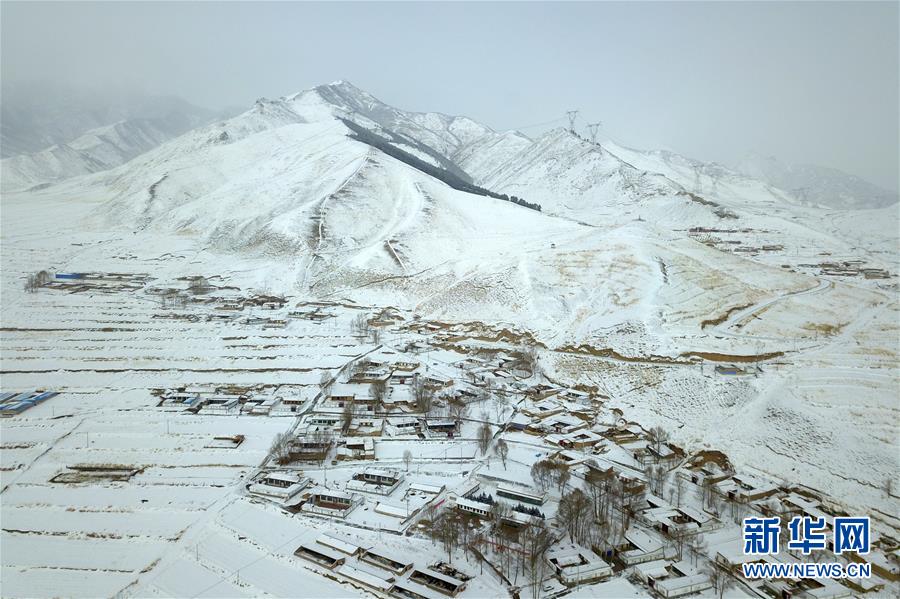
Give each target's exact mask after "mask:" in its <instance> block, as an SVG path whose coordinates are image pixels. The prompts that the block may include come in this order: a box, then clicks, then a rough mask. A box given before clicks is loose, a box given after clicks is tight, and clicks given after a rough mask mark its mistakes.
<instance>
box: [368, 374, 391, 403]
mask: <svg viewBox="0 0 900 599" xmlns="http://www.w3.org/2000/svg"><path fill="white" fill-rule="evenodd" d="M387 389H388V385H387V381H378V382H375V383H372V384H371V385H369V395H371V396H372V399H374V400H375V409H376V410H378V409H379V408H380V407H381V403H382V402H383V401H384V397H385V395H387Z"/></svg>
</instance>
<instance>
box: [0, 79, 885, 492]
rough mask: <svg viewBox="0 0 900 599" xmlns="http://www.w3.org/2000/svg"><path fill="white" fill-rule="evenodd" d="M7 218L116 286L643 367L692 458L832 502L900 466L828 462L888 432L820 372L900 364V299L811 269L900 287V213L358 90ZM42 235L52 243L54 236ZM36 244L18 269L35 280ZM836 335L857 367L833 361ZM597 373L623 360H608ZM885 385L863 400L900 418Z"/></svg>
mask: <svg viewBox="0 0 900 599" xmlns="http://www.w3.org/2000/svg"><path fill="white" fill-rule="evenodd" d="M503 194H505V195H507V196H512V195H515V196H519V197H521V198H524V199H526V200H528V201H531V202H536V203H539V204H541V207H542V209H541V210H540V211H538V210H534V209H529V208H526V207H523V206H521V205H516V204H514V203H512V202H510V201H505V200H504V199H503ZM3 199H4V215H5V216H4V219H3V223H4V225H3V226H4V234H8V233H7V232H8V231H10V230H11V229H12V228H15V226H16V225H15V223H16V220H15V219H13V220H10V219H9V218H8V217H7V216H6V215H7V214H12V215H13V216H16V215H21V214H32V212H33V206H35V205H42V206H64V207H66V208H65V214H66V215H72V216H70V217H67V219H66V222H65V223H64V224H65V226H66V227H68V228H66V229H65V230H64V231H63V232H62V233H56V234H55V235H54V236H52V237H53V240H59V242H58V243H59V245H60V248H61V249H59V248H57V249H56V250H54V252H55V253H54V252H50V251H47V252H46V253H37V254H34V255H39V256H41V260H44V261H51V260H53V261H55V262H54V264H62V265H63V266H64V267H65V268H70V269H76V270H78V271H82V270H84V271H87V270H103V269H106V270H109V271H112V272H119V271H120V270H119V269H122V268H123V267H124V268H127V266H125V265H127V264H129V262H121V260H130V257H131V256H132V255H136V256H139V257H140V259H141V260H143V261H144V262H142V264H152V267H153V269H154V275H153V276H156V277H158V278H160V279H161V280H164V279H166V278H167V277H172V278H176V277H182V276H185V275H188V274H198V273H202V274H205V275H209V276H218V277H222V279H224V280H227V281H230V282H231V283H234V284H235V285H237V286H240V287H242V288H253V289H264V290H268V291H272V292H283V293H286V294H288V295H290V296H292V297H296V298H304V299H307V298H313V297H315V298H330V299H333V300H341V301H343V300H344V299H347V300H350V301H355V302H357V303H358V305H365V306H397V307H400V308H403V309H407V310H410V311H411V312H413V313H414V314H416V315H417V316H421V317H423V318H435V319H441V320H445V321H457V322H459V321H464V322H467V323H476V324H477V323H485V324H489V325H490V326H495V327H502V328H507V329H509V330H516V331H522V332H523V333H527V334H529V335H532V336H533V337H534V338H535V339H536V340H537V341H539V342H540V343H542V344H543V345H544V346H545V347H547V348H548V349H551V348H552V349H554V350H558V352H554V353H555V356H556V357H555V360H556V362H555V364H554V366H553V367H554V368H556V369H558V370H559V371H560V372H563V373H564V374H565V376H566V377H567V378H572V377H574V378H577V379H578V380H580V381H583V382H585V383H588V384H592V385H606V384H607V381H606V380H601V379H602V378H603V377H605V376H606V374H605V373H606V372H607V371H606V370H602V371H601V370H600V369H601V365H602V368H606V369H609V372H612V371H613V370H619V369H628V368H632V367H635V368H636V370H635V373H634V379H633V380H631V379H629V380H628V385H624V383H622V385H623V386H622V387H621V388H620V389H614V391H617V392H613V393H610V395H611V401H617V402H620V404H624V403H625V402H630V403H632V404H637V405H638V406H639V407H638V408H636V409H639V410H644V412H643V415H644V416H646V417H647V418H648V419H654V418H660V417H662V418H664V419H669V421H671V422H679V423H681V424H682V425H683V427H684V428H683V429H682V428H681V427H679V431H680V432H679V435H681V438H680V440H683V441H684V442H685V443H689V444H692V445H694V446H700V445H702V444H703V443H708V442H714V443H715V444H716V445H717V446H722V447H724V448H726V449H731V450H733V451H734V452H735V455H737V456H739V457H740V458H741V459H742V460H744V461H746V462H748V463H752V464H754V465H755V466H756V467H758V468H760V469H764V470H765V469H767V468H770V463H774V462H777V463H778V464H779V466H778V468H779V469H780V471H781V472H789V471H790V468H791V467H793V466H795V465H796V461H797V460H800V461H802V462H804V463H807V464H821V466H817V468H819V470H817V474H816V476H817V477H818V479H817V482H818V483H819V484H820V485H821V486H826V485H841V484H844V483H842V482H841V481H844V480H846V479H847V477H849V476H851V475H855V473H857V472H858V471H859V470H860V469H861V468H860V465H861V464H867V463H869V464H870V463H877V464H878V469H879V470H878V472H877V473H875V471H874V470H872V472H873V474H871V475H867V476H869V477H870V479H871V481H877V482H878V484H880V481H879V478H878V477H880V476H881V472H887V471H889V470H890V468H891V464H892V462H891V456H892V455H893V448H892V447H891V446H890V443H889V442H885V443H882V444H879V445H877V446H873V448H872V449H871V451H868V452H864V453H861V454H860V455H858V456H855V457H853V458H852V459H847V460H845V461H844V462H842V463H840V464H838V463H835V460H834V459H830V461H829V458H828V456H823V455H822V454H821V449H822V445H821V444H817V441H816V440H817V439H818V438H819V437H820V436H821V435H823V434H828V435H833V436H834V438H835V439H841V440H843V439H846V438H848V436H852V433H848V432H847V430H846V427H844V425H843V422H844V421H843V420H842V419H846V418H850V419H852V420H853V421H854V423H855V424H856V425H858V430H868V428H869V427H871V426H874V425H877V423H874V424H873V421H872V419H871V418H869V416H868V413H869V412H867V411H865V410H860V411H859V412H858V413H857V412H854V411H853V410H851V409H848V408H847V402H846V399H845V397H844V396H843V395H842V392H841V387H840V386H839V385H838V384H837V383H835V384H834V385H831V384H830V383H829V385H828V386H822V384H821V383H820V382H819V380H818V376H817V375H816V374H815V372H816V371H815V368H823V369H829V368H832V364H831V363H830V361H832V360H833V361H835V362H840V363H842V364H847V363H851V361H852V363H853V364H858V365H859V369H860V370H862V369H864V368H869V367H870V366H869V365H870V364H872V363H875V362H873V360H876V361H880V362H877V363H879V364H880V363H881V362H887V361H889V360H891V359H893V358H892V357H891V356H890V355H889V352H887V350H884V349H883V348H882V347H881V346H880V345H878V344H880V343H881V337H878V336H875V337H873V339H874V340H873V341H871V343H870V345H871V346H872V347H873V349H872V351H871V352H869V350H868V349H860V347H864V348H865V347H867V346H866V345H865V343H867V342H866V340H865V339H863V340H862V343H863V345H862V346H860V345H859V344H858V343H857V339H856V338H854V337H853V336H854V335H856V334H857V333H858V332H859V331H861V330H865V327H866V326H867V325H866V323H867V322H870V321H871V322H875V321H876V319H878V318H882V317H884V318H885V319H886V315H887V314H888V309H889V308H890V306H891V304H890V301H889V300H890V298H889V297H888V296H887V295H886V294H885V293H884V292H883V290H879V287H878V285H880V284H883V285H891V284H893V281H891V280H881V281H879V280H878V279H874V280H871V281H870V280H868V279H865V278H864V277H859V278H857V279H854V280H853V281H852V284H845V283H843V282H841V281H840V280H838V282H834V281H833V280H829V279H827V278H826V277H822V276H819V275H818V274H817V272H818V271H815V270H810V269H808V268H807V267H806V266H804V265H806V264H809V263H813V264H814V263H817V262H822V261H826V260H827V261H838V260H845V259H848V260H849V259H860V260H863V261H865V262H867V263H868V264H870V265H874V266H885V267H888V268H890V270H892V271H893V272H896V265H892V264H890V261H891V260H893V259H894V256H895V255H896V252H895V248H896V245H895V243H896V242H895V240H896V234H897V232H896V226H895V224H896V222H897V221H896V214H894V215H893V216H891V215H890V213H889V212H888V210H889V209H888V208H885V209H881V210H878V211H866V212H865V213H864V215H862V216H861V215H860V214H859V211H850V212H849V213H848V212H847V211H841V212H838V211H833V210H823V209H821V208H817V207H809V206H803V205H801V204H800V203H798V202H796V201H794V199H793V198H791V197H790V195H788V194H785V193H784V192H782V191H781V190H779V189H777V188H773V187H772V186H770V185H768V184H766V183H764V182H760V181H757V180H755V179H752V178H749V177H746V176H744V175H741V174H739V173H736V172H734V171H730V170H728V169H726V168H724V167H721V166H718V165H710V164H705V163H700V162H697V161H692V160H690V159H687V158H684V157H681V156H679V155H677V154H672V153H668V152H644V151H637V150H633V149H628V148H625V147H622V146H618V145H615V144H609V143H605V144H602V145H596V144H592V143H590V142H588V141H586V140H584V139H582V138H580V137H579V136H577V135H576V134H574V133H572V132H570V131H566V130H553V131H549V132H547V133H545V134H544V135H542V136H540V137H537V138H536V139H529V138H528V137H526V136H524V135H522V134H519V133H515V132H506V133H502V132H496V131H493V130H491V129H490V128H489V127H486V126H483V125H479V124H478V123H475V122H474V121H472V120H471V119H467V118H465V117H452V116H446V115H439V114H434V113H412V112H405V111H401V110H398V109H394V108H391V107H389V106H387V105H385V104H383V103H381V102H379V101H378V100H376V99H375V98H373V97H372V96H371V95H370V94H367V93H366V92H363V91H361V90H358V89H356V88H354V87H353V86H352V85H350V84H348V83H345V82H339V83H336V84H332V85H326V86H320V87H317V88H313V89H310V90H306V91H303V92H300V93H297V94H294V95H290V96H286V97H283V98H279V99H273V100H267V99H261V100H258V101H257V102H256V103H255V104H254V106H253V107H251V108H250V109H249V110H247V111H245V112H243V113H242V114H239V115H237V116H234V117H232V118H230V119H227V120H223V121H221V122H217V123H215V124H211V125H206V126H202V127H199V128H196V129H193V130H191V131H189V132H187V133H185V134H183V135H181V136H179V137H176V138H174V139H171V140H168V141H166V142H164V143H162V144H160V145H159V146H157V147H155V148H153V149H151V150H149V151H146V152H144V153H142V154H140V155H138V156H136V157H134V158H132V159H131V160H130V161H128V162H126V163H125V164H122V165H120V166H117V167H114V168H111V169H108V170H103V171H100V172H96V173H93V174H87V175H83V176H79V177H75V178H72V179H67V180H65V181H62V182H59V183H57V184H54V185H50V186H41V187H40V188H37V189H31V190H28V191H24V192H18V193H5V194H4V198H3ZM9 207H12V208H11V209H9ZM8 209H9V211H7V210H8ZM848 214H849V215H850V216H852V218H850V217H848ZM76 215H77V216H76ZM7 223H10V224H7ZM859 223H865V224H866V231H867V235H865V236H860V234H859V232H858V231H856V230H854V227H856V226H857V225H858V224H859ZM30 226H31V227H33V229H29V230H37V231H41V232H42V235H43V231H44V227H45V226H47V225H46V223H45V222H44V220H40V219H37V221H35V220H32V221H31V224H30ZM880 228H884V232H883V233H881V232H879V231H880ZM892 228H893V230H891V229H892ZM698 229H699V230H698ZM30 237H31V236H24V237H17V239H20V240H22V241H21V243H22V244H23V245H22V247H19V246H17V245H15V244H13V245H10V246H9V247H10V249H9V250H7V248H6V247H5V248H4V251H5V252H8V251H14V252H18V254H17V255H18V256H20V257H21V259H22V260H23V261H28V260H32V261H33V260H34V258H33V257H32V256H33V254H31V253H30V248H29V247H27V244H28V243H37V242H36V241H34V242H32V241H31V240H30ZM34 237H37V236H34ZM76 238H77V239H78V241H77V243H78V245H79V247H78V250H77V252H74V253H73V250H72V248H71V245H70V242H74V240H75V239H76ZM82 239H87V240H88V241H87V242H83V241H82ZM48 243H49V242H48ZM891 244H894V245H891ZM764 247H768V249H763V248H764ZM735 248H740V249H741V250H744V251H737V249H735ZM41 252H43V250H41ZM825 256H828V257H825ZM28 264H29V265H28V268H32V267H34V268H37V267H38V266H40V267H44V266H45V265H44V263H43V262H42V263H41V264H40V265H37V264H34V265H32V264H31V263H30V262H29V263H28ZM879 322H880V321H879ZM879 326H880V325H879ZM887 326H888V325H885V327H887ZM885 330H887V329H885ZM820 332H821V335H820ZM826 332H827V333H826ZM826 335H833V338H834V343H835V344H836V346H839V349H840V352H846V353H845V354H844V353H840V352H837V353H829V352H826V351H824V350H823V348H827V347H830V346H829V345H826V344H828V343H831V341H830V340H824V341H823V339H824V338H825V337H826ZM820 337H821V338H820ZM879 351H882V352H885V353H884V354H879V353H878V352H879ZM766 355H776V356H779V357H780V358H781V360H780V361H779V362H778V363H777V364H775V363H771V369H770V370H767V369H769V368H770V366H769V364H770V362H765V363H764V364H763V369H764V371H763V373H761V374H760V377H759V378H758V379H757V378H753V379H752V380H751V378H750V377H746V378H744V379H742V382H740V383H736V384H735V385H731V384H730V383H729V382H728V381H724V382H723V381H721V380H719V379H716V380H715V381H713V382H712V383H710V382H709V381H710V380H711V379H710V376H711V375H709V373H708V372H707V373H704V372H699V373H698V372H697V369H696V368H695V367H694V365H691V364H689V363H688V362H687V360H688V359H689V358H691V357H696V356H707V357H709V359H710V360H714V361H719V362H729V361H730V360H732V359H735V360H736V361H739V362H740V361H746V360H752V359H754V358H755V357H757V356H766ZM615 356H625V357H624V358H621V359H620V358H617V357H615ZM878 356H881V357H878ZM597 357H599V358H600V359H601V360H602V364H601V363H600V362H589V360H592V359H594V358H597ZM582 360H585V362H581V361H582ZM635 365H637V366H639V367H640V368H639V369H638V368H637V367H636V366H635ZM853 368H854V369H856V368H857V367H856V366H854V367H853ZM809 372H813V374H808V373H809ZM598 373H600V374H598ZM686 373H693V374H692V375H691V376H694V377H696V378H690V377H688V376H687V374H686ZM846 374H847V376H850V375H853V372H848V373H846ZM628 376H631V374H629V375H628ZM841 376H842V377H843V376H844V374H841ZM791 377H794V378H791ZM621 380H624V379H620V381H621ZM795 380H796V381H800V382H802V383H803V384H802V385H801V384H797V385H793V384H792V381H795ZM841 380H843V379H841ZM698 381H699V382H698ZM786 381H787V382H786ZM707 384H708V385H709V387H710V388H709V389H707V390H704V389H701V387H702V386H703V385H707ZM884 385H885V384H883V383H881V382H877V383H873V384H872V387H871V392H870V394H869V395H867V396H866V397H867V400H868V401H870V402H871V404H872V405H873V406H876V407H877V409H882V408H883V409H884V410H885V413H886V414H888V416H885V417H884V418H882V420H884V421H888V419H889V414H890V413H891V412H890V410H891V409H892V408H890V407H889V406H891V405H893V404H892V403H888V402H886V401H885V397H886V396H887V395H888V394H887V393H885V392H884V391H885V389H887V387H886V386H884ZM787 388H789V389H790V393H788V392H787V391H786V389H787ZM634 389H642V390H643V391H642V392H641V393H642V395H641V397H640V398H639V399H640V401H635V400H636V398H635V397H634V396H633V394H632V391H633V390H634ZM835 390H837V391H835ZM672 397H677V398H679V402H680V403H679V402H673V401H670V398H672ZM723 398H724V399H723ZM892 401H893V400H892V399H891V402H892ZM823 406H825V407H823ZM631 407H632V408H634V405H632V406H631ZM879 418H881V417H880V416H879ZM783 423H788V424H786V425H784V426H782V424H783ZM711 430H714V431H716V432H715V433H710V431H711ZM798 430H802V431H804V435H806V436H805V437H804V438H803V439H801V440H799V441H797V440H795V439H796V438H797V435H796V431H798ZM760 431H771V434H769V433H767V435H766V436H767V439H769V441H768V442H769V443H770V444H771V447H770V448H769V449H766V448H757V445H758V443H755V444H754V440H757V441H758V435H759V432H760ZM822 431H825V432H824V433H823V432H822ZM887 437H888V436H887V435H885V438H887ZM710 439H712V441H710ZM736 440H737V441H736ZM850 441H852V442H853V444H855V445H856V446H862V444H861V443H857V442H856V440H855V439H850ZM746 447H753V449H752V450H745V449H742V448H746ZM785 455H788V456H789V457H788V458H785V457H784V456H785ZM834 472H838V473H839V475H835V474H834ZM871 481H870V482H871ZM867 484H868V483H867ZM855 488H856V487H853V486H852V485H849V484H848V485H846V486H844V489H851V492H852V489H855ZM873 488H876V487H875V486H873Z"/></svg>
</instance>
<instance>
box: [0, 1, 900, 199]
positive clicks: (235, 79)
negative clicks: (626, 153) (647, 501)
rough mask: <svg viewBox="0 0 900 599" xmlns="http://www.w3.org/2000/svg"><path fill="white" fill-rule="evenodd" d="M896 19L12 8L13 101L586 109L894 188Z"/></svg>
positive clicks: (405, 7) (516, 123) (826, 9)
mask: <svg viewBox="0 0 900 599" xmlns="http://www.w3.org/2000/svg"><path fill="white" fill-rule="evenodd" d="M897 17H898V4H897V3H894V2H880V3H879V2H874V3H849V2H847V3H840V2H839V3H819V2H805V3H777V4H776V3H636V4H624V3H616V2H610V3H567V4H562V3H553V4H550V3H528V4H520V3H477V4H476V3H464V4H453V3H434V4H422V3H419V4H407V3H397V4H393V3H336V4H322V3H295V4H288V3H253V4H252V5H250V4H247V3H131V4H128V3H125V4H122V3H119V4H112V3H81V2H72V3H20V2H3V3H2V50H3V52H2V67H3V91H4V95H5V96H7V97H9V96H12V95H15V92H16V91H17V90H19V89H20V88H21V87H22V86H24V85H25V84H26V83H27V82H34V81H48V82H52V83H53V84H54V85H63V86H72V87H74V88H75V89H84V90H91V91H94V92H98V93H100V94H101V95H102V94H111V93H121V92H129V91H135V90H139V91H140V92H141V93H147V94H163V95H173V96H178V97H180V98H183V99H185V100H187V101H189V102H191V103H193V104H196V105H198V106H202V107H206V108H210V109H215V110H220V109H223V108H226V107H248V106H249V105H250V104H252V102H253V101H254V100H255V99H256V98H258V97H261V96H265V97H278V96H283V95H287V94H291V93H294V92H297V91H300V90H302V89H307V88H310V87H314V86H316V85H320V84H324V83H329V82H331V81H334V80H338V79H344V80H348V81H350V82H352V83H353V84H355V85H357V86H358V87H360V88H362V89H364V90H366V91H368V92H370V93H372V94H373V95H375V96H376V97H378V98H379V99H381V100H382V101H384V102H386V103H388V104H390V105H392V106H396V107H398V108H402V109H406V110H414V111H424V112H427V111H435V112H443V113H447V114H461V115H466V116H469V117H471V118H473V119H475V120H478V121H480V122H482V123H484V124H486V125H488V126H491V127H492V128H494V129H498V130H506V129H523V130H524V131H525V132H526V133H529V134H535V133H538V132H540V131H541V130H542V129H543V128H547V127H549V126H559V125H562V124H565V121H564V120H563V117H564V113H565V110H568V109H576V108H577V109H579V110H580V119H579V123H580V126H582V127H583V125H584V123H586V122H594V121H602V122H603V129H602V132H601V135H602V136H609V137H611V138H612V139H614V140H616V141H618V142H621V143H625V144H627V145H631V146H634V147H640V148H661V149H671V150H674V151H677V152H679V153H682V154H684V155H687V156H690V157H693V158H697V159H701V160H706V161H715V162H720V163H723V164H727V165H733V164H734V163H735V162H737V161H739V160H740V159H741V158H742V157H743V156H745V155H746V154H748V153H751V152H753V153H757V154H761V155H764V156H775V157H777V158H779V159H780V160H783V161H785V162H788V163H796V164H803V163H809V164H818V165H822V166H829V167H833V168H838V169H840V170H843V171H846V172H848V173H852V174H856V175H859V176H860V177H863V178H865V179H867V180H870V181H871V182H873V183H876V184H878V185H880V186H882V187H885V188H888V189H891V190H897V189H898V164H900V155H898V146H900V143H898V134H900V133H898V132H900V121H898V114H897V106H898V87H900V83H898V78H900V75H898V72H900V65H898V50H900V48H898V31H897ZM548 121H553V122H550V123H548ZM535 124H541V125H540V126H537V127H534V126H533V125H535Z"/></svg>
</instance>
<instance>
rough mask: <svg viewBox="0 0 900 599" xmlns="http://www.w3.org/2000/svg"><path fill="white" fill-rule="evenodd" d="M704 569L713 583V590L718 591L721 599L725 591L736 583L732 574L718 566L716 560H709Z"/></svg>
mask: <svg viewBox="0 0 900 599" xmlns="http://www.w3.org/2000/svg"><path fill="white" fill-rule="evenodd" d="M703 571H704V572H705V573H706V575H707V576H709V581H710V582H711V583H712V585H713V590H715V591H716V595H717V596H718V598H719V599H722V596H723V595H724V594H725V591H726V590H727V589H728V588H729V587H731V586H732V585H734V579H733V578H732V577H731V575H730V574H729V573H728V572H726V571H725V570H724V569H722V568H720V567H719V566H717V565H716V563H715V562H707V563H706V567H705V568H704V570H703Z"/></svg>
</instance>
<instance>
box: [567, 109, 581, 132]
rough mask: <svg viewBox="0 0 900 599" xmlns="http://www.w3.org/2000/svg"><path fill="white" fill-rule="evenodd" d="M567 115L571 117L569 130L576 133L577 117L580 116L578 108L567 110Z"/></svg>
mask: <svg viewBox="0 0 900 599" xmlns="http://www.w3.org/2000/svg"><path fill="white" fill-rule="evenodd" d="M566 116H568V117H569V131H571V132H572V133H575V119H576V118H578V111H577V110H567V111H566Z"/></svg>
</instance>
